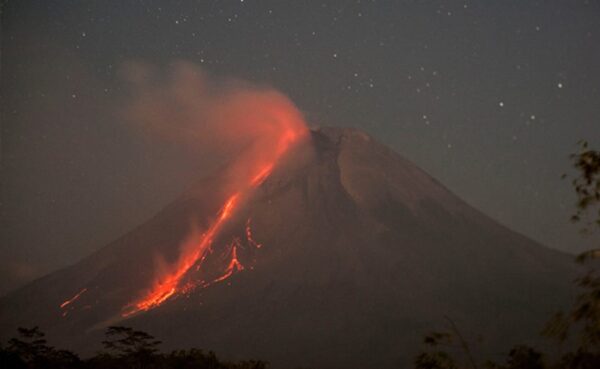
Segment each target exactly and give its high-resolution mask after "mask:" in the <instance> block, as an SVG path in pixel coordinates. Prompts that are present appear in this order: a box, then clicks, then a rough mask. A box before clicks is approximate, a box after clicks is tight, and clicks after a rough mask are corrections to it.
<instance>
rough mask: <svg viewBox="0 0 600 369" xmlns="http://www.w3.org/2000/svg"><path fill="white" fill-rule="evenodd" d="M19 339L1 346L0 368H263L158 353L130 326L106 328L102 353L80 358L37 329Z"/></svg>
mask: <svg viewBox="0 0 600 369" xmlns="http://www.w3.org/2000/svg"><path fill="white" fill-rule="evenodd" d="M18 333H19V337H18V338H12V339H11V340H10V341H9V342H8V345H7V346H6V347H4V346H0V368H6V369H12V368H15V369H21V368H23V369H104V368H111V369H142V368H143V369H266V368H267V367H268V363H267V362H264V361H259V360H248V361H238V362H228V361H222V360H220V359H218V358H217V356H216V355H215V353H214V352H212V351H209V352H207V353H206V352H204V351H202V350H198V349H189V350H176V351H172V352H170V353H166V354H165V353H161V352H160V351H159V348H158V347H159V345H160V343H161V342H160V341H158V340H156V339H155V338H154V337H153V336H152V335H150V334H148V333H146V332H142V331H137V330H134V329H132V328H129V327H109V328H108V329H107V330H106V340H105V341H103V342H102V344H103V346H104V351H102V352H100V353H98V354H96V355H95V356H93V357H90V358H87V359H82V358H80V357H79V356H78V355H77V354H74V353H72V352H70V351H67V350H58V349H56V348H54V347H52V346H49V345H48V343H47V341H46V338H45V334H44V333H43V332H42V331H41V330H40V329H39V328H38V327H33V328H31V329H27V328H19V329H18Z"/></svg>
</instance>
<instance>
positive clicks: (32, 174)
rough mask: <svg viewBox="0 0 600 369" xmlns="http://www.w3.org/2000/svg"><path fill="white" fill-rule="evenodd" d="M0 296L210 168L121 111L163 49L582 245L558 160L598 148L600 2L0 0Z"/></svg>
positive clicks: (558, 240) (499, 215)
mask: <svg viewBox="0 0 600 369" xmlns="http://www.w3.org/2000/svg"><path fill="white" fill-rule="evenodd" d="M1 4H2V15H1V22H2V23H1V69H0V92H1V96H2V105H1V110H0V118H1V123H2V131H1V134H2V136H1V139H2V142H1V143H2V146H1V160H2V173H1V177H0V178H1V196H2V198H1V201H2V202H1V212H2V214H1V215H2V218H1V222H2V224H1V226H0V230H1V234H0V280H2V283H0V293H3V292H6V291H7V290H9V289H11V288H14V287H16V286H19V285H21V284H22V283H24V282H25V281H28V280H31V279H32V278H35V277H37V276H40V275H43V274H44V273H47V272H49V271H51V270H55V269H57V268H60V267H63V266H65V265H68V264H70V263H73V262H76V261H77V260H79V259H81V258H82V257H84V256H86V255H88V254H89V253H90V252H92V251H93V250H95V249H97V248H99V247H101V246H103V245H104V244H106V243H108V242H109V241H111V240H113V239H115V238H116V237H118V236H120V235H122V234H123V233H125V232H127V231H128V230H130V229H131V228H132V227H134V226H136V225H138V224H140V223H141V222H143V221H144V220H146V219H148V218H149V217H150V216H151V215H152V214H154V213H155V212H156V211H158V210H159V209H160V208H161V207H162V206H164V205H165V204H167V203H169V202H170V201H171V200H172V199H174V198H175V197H176V196H177V195H178V194H179V193H180V192H181V191H182V190H183V189H185V188H186V186H189V184H190V183H191V182H192V181H193V180H195V179H197V178H199V177H201V176H202V175H205V174H206V170H205V168H206V163H207V161H210V159H209V158H194V157H192V156H190V155H189V152H187V151H186V150H185V149H183V148H181V147H177V146H176V145H167V144H165V143H157V142H155V141H152V140H150V139H148V138H147V137H143V136H141V135H139V132H134V130H132V129H131V127H129V126H127V125H126V124H123V122H122V121H121V119H120V118H119V115H118V114H117V113H116V112H117V111H118V110H119V107H120V106H121V105H122V102H123V99H124V96H125V95H126V91H125V87H124V84H123V78H122V76H121V75H120V71H121V69H122V68H121V66H122V65H123V64H124V63H128V62H131V61H142V62H145V63H151V64H153V65H156V66H158V67H164V66H166V65H168V64H169V63H171V62H173V61H176V60H185V61H189V62H192V63H195V64H198V65H200V66H202V67H203V68H204V70H205V71H207V72H208V73H210V74H211V75H214V76H222V77H235V78H240V79H243V80H249V81H253V82H256V83H260V84H267V85H270V86H273V87H275V88H277V89H279V90H281V91H282V92H284V93H285V94H287V95H288V96H289V97H290V98H291V99H292V100H293V101H294V102H295V103H296V105H297V106H298V107H299V108H300V109H301V110H302V111H303V113H304V114H305V116H306V118H307V120H308V121H309V122H310V124H311V125H313V126H349V127H357V128H361V129H364V130H366V131H367V132H368V133H370V134H371V135H373V136H374V137H376V138H377V139H379V140H381V141H383V142H385V143H386V144H387V145H389V146H390V147H392V148H393V149H395V150H396V151H398V152H399V153H401V154H402V155H403V156H405V157H407V158H408V159H410V160H412V161H413V162H415V163H416V164H417V165H419V166H420V167H422V168H423V169H424V170H426V171H427V172H428V173H430V174H431V175H433V176H434V177H436V178H437V179H438V180H439V181H441V182H442V183H444V184H445V185H446V186H447V187H448V188H449V189H451V190H452V191H453V192H455V193H456V194H457V195H459V196H460V197H461V198H463V199H464V200H466V201H467V202H469V203H470V204H472V205H473V206H475V207H476V208H478V209H480V210H482V211H483V212H485V213H486V214H488V215H490V216H491V217H493V218H495V219H497V220H498V221H500V222H501V223H502V224H505V225H507V226H508V227H510V228H512V229H514V230H516V231H518V232H521V233H523V234H525V235H527V236H529V237H531V238H533V239H535V240H537V241H539V242H541V243H543V244H545V245H547V246H549V247H552V248H556V249H560V250H565V251H567V252H577V251H580V250H582V249H584V248H586V247H589V245H591V243H592V240H591V239H585V238H582V236H581V235H580V234H579V233H578V227H577V226H574V225H572V224H570V223H569V222H568V218H569V215H570V214H571V213H572V212H573V203H574V196H573V194H572V192H573V191H572V189H571V187H570V185H569V182H568V181H565V180H561V178H560V177H561V175H562V174H563V173H565V172H568V171H569V168H570V164H569V160H568V154H569V153H571V152H574V151H575V150H576V149H577V141H578V140H580V139H587V140H588V141H589V142H590V144H591V146H593V147H594V146H595V147H596V148H598V147H599V146H600V120H599V118H598V117H599V116H600V91H599V88H600V68H598V66H599V65H600V47H599V46H598V45H600V2H598V1H593V0H590V1H583V0H573V1H568V2H567V1H526V0H514V1H513V0H504V1H491V0H485V1H483V0H482V1H454V0H445V1H400V0H397V1H383V0H373V1H368V0H362V1H360V0H358V1H350V0H347V1H300V0H298V1H281V0H279V1H253V0H244V1H240V0H237V1H233V0H232V1H225V0H223V1H218V0H206V1H158V0H156V1H151V0H144V1H142V0H139V1H128V0H121V1H116V0H114V1H113V0H103V1H53V0H46V1H29V0H21V1H10V0H9V1H2V2H1Z"/></svg>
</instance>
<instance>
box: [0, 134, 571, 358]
mask: <svg viewBox="0 0 600 369" xmlns="http://www.w3.org/2000/svg"><path fill="white" fill-rule="evenodd" d="M220 182H221V181H220V178H219V174H218V175H215V176H214V177H211V178H209V179H207V180H205V181H202V182H201V183H198V184H196V185H195V186H194V187H192V188H191V189H190V190H189V191H187V192H186V193H185V194H184V195H182V196H181V197H180V198H179V199H177V200H176V201H175V202H174V203H172V204H171V205H169V206H168V207H166V208H165V209H164V210H163V211H161V212H160V213H159V214H157V215H156V216H155V217H154V218H152V219H151V220H150V221H148V222H147V223H145V224H143V225H141V226H140V227H138V228H137V229H135V230H133V231H132V232H130V233H129V234H127V235H125V236H124V237H122V238H120V239H119V240H117V241H115V242H113V243H112V244H110V245H108V246H107V247H105V248H104V249H102V250H100V251H98V252H97V253H95V254H94V255H91V256H90V257H88V258H86V259H85V260H83V261H81V262H80V263H78V264H76V265H74V266H72V267H69V268H66V269H63V270H61V271H58V272H56V273H53V274H51V275H49V276H47V277H44V278H42V279H40V280H38V281H35V282H34V283H32V284H31V285H29V286H27V287H25V288H23V289H21V290H18V291H16V292H14V293H12V294H10V295H8V296H6V297H4V298H3V299H2V300H1V301H0V331H1V332H2V333H1V335H2V337H1V338H2V339H6V335H10V332H14V328H15V327H16V326H19V325H32V324H33V323H35V324H39V325H40V326H42V327H43V329H45V330H47V331H48V332H49V334H50V336H51V338H53V337H57V338H58V339H60V340H62V342H60V343H63V344H66V345H69V347H73V348H75V349H80V350H81V349H86V350H88V351H89V350H91V349H92V348H94V349H95V347H93V346H90V342H99V341H100V340H99V338H98V336H99V335H100V334H101V328H102V327H104V326H106V325H107V324H122V325H132V326H135V327H138V328H141V329H145V330H148V331H149V332H151V333H153V334H155V335H156V336H157V337H159V338H161V339H162V340H163V341H164V342H165V345H166V346H167V347H190V346H196V347H202V348H205V349H214V350H215V351H217V352H218V353H223V354H224V355H226V356H230V357H234V358H235V357H246V358H247V357H257V358H262V359H266V360H269V361H271V362H272V363H273V364H274V365H275V366H276V367H295V366H313V367H319V368H321V367H324V368H336V367H349V368H359V367H365V366H368V367H380V368H386V367H394V366H396V365H398V364H403V363H404V364H406V363H407V362H408V361H410V360H411V357H412V355H413V353H414V351H415V350H416V349H417V348H418V344H419V342H420V340H421V336H422V334H424V333H425V332H428V331H430V330H432V329H435V328H437V327H439V324H440V323H443V316H445V315H446V316H450V317H452V319H453V320H455V321H456V322H457V323H458V324H459V325H460V327H461V329H462V330H464V331H465V332H466V333H467V334H473V335H476V334H481V335H483V336H484V337H485V338H486V341H485V342H484V344H483V347H482V350H483V351H485V352H488V351H489V352H492V351H493V352H497V351H498V350H502V349H505V348H507V346H508V345H511V344H513V343H523V342H530V341H532V340H535V338H536V337H537V334H538V332H539V329H540V327H541V325H542V323H543V322H544V321H545V320H546V319H547V317H549V315H550V313H552V312H553V311H555V310H556V309H558V308H560V307H562V306H564V305H565V304H567V303H568V301H569V296H570V281H571V280H572V279H573V276H574V275H575V274H574V273H575V270H574V267H573V266H572V263H571V260H570V258H569V257H568V256H566V255H564V254H561V253H559V252H556V251H552V250H549V249H546V248H544V247H542V246H540V245H538V244H536V243H534V242H532V241H531V240H529V239H527V238H525V237H523V236H521V235H519V234H516V233H514V232H512V231H510V230H508V229H506V228H504V227H502V226H500V225H498V224H497V223H495V222H494V221H493V220H491V219H489V218H487V217H486V216H484V215H483V214H481V213H480V212H478V211H477V210H475V209H473V208H471V207H470V206H468V205H467V204H465V203H464V202H463V201H461V200H460V199H458V198H457V197H456V196H454V195H453V194H452V193H450V192H449V191H448V190H446V189H445V188H444V187H443V186H442V185H440V184H439V183H437V182H436V181H435V180H434V179H433V178H431V177H430V176H428V175H427V174H426V173H424V172H423V171H421V170H420V169H419V168H417V167H415V166H414V165H412V164H411V163H409V162H407V161H406V160H404V159H403V158H402V157H400V156H399V155H397V154H396V153H394V152H393V151H391V150H389V149H388V148H386V147H385V146H383V145H381V144H379V143H377V142H376V141H374V140H373V139H372V138H371V137H369V136H368V135H366V134H365V133H363V132H360V131H357V130H343V129H333V128H328V129H320V130H315V131H312V132H311V138H310V140H308V141H306V142H305V143H303V144H301V145H299V146H297V147H296V148H294V149H293V151H292V152H290V153H289V155H288V157H287V158H286V160H285V162H283V163H282V164H281V165H279V166H278V167H277V168H276V169H275V170H274V171H273V172H272V173H271V175H270V176H269V177H268V178H267V179H266V180H265V181H264V182H263V183H262V185H260V186H259V187H258V189H257V190H256V191H255V193H254V194H253V195H252V197H251V198H249V199H248V201H247V202H246V203H245V204H244V206H242V207H241V208H240V209H239V211H238V212H237V213H236V214H235V215H234V216H233V217H232V218H231V220H230V222H228V224H227V225H226V226H225V227H224V228H223V229H222V230H221V232H219V234H218V236H217V237H215V239H214V240H213V244H214V250H215V251H214V252H213V253H212V254H211V255H209V259H211V260H209V262H208V263H207V264H206V268H204V267H203V268H204V269H206V270H202V271H200V272H198V273H202V274H201V276H200V277H197V278H201V279H202V281H205V282H206V281H213V282H214V283H213V282H210V283H205V284H206V286H205V287H204V286H203V287H202V288H195V289H190V292H189V293H188V294H185V295H179V296H175V297H173V298H170V299H169V300H167V301H166V302H164V303H163V304H161V305H160V306H158V307H157V308H155V309H152V310H149V311H147V312H143V313H140V314H135V315H132V316H128V317H123V316H122V309H123V306H126V305H127V304H128V303H130V302H131V300H132V298H133V297H135V296H136V295H138V294H139V293H140V290H143V288H144V287H145V286H147V285H148V281H149V280H151V279H152V277H153V274H154V273H155V272H156V265H157V260H163V261H162V262H158V265H161V263H162V264H164V265H168V264H169V263H172V262H174V260H176V259H177V256H178V253H179V250H180V245H181V244H182V243H184V242H185V240H186V237H188V235H189V233H190V229H191V225H192V224H197V225H198V227H199V228H200V229H203V228H206V227H207V225H208V224H209V222H210V219H211V217H214V214H217V213H218V212H219V206H220V204H222V202H223V199H224V198H226V196H227V194H226V193H224V192H223V191H222V190H221V189H220V188H219V183H220ZM248 231H250V232H251V233H250V234H249V233H248ZM224 245H230V246H229V248H227V247H225V248H223V247H224ZM231 245H237V248H234V247H233V246H231ZM235 250H237V253H236V251H235ZM158 255H159V256H160V257H158ZM233 260H236V261H238V262H239V265H237V266H236V265H234V266H232V262H233ZM228 266H232V267H231V268H229V269H227V267H228ZM228 270H230V271H231V273H230V275H227V276H226V277H228V278H223V279H222V280H219V278H220V277H223V276H225V274H223V273H224V272H226V271H228ZM189 278H190V280H192V279H193V278H192V276H190V277H189ZM82 291H83V292H82ZM70 300H72V301H70ZM69 301H70V302H69ZM65 302H69V303H68V304H67V305H66V306H63V307H62V308H61V307H60V305H61V304H62V305H64V303H65ZM63 315H64V316H63ZM55 341H56V340H55Z"/></svg>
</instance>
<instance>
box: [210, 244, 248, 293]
mask: <svg viewBox="0 0 600 369" xmlns="http://www.w3.org/2000/svg"><path fill="white" fill-rule="evenodd" d="M241 270H244V266H243V265H242V263H240V261H239V260H238V257H237V244H236V243H235V242H234V243H233V244H232V245H231V261H230V262H229V265H227V269H225V273H224V274H223V275H222V276H220V277H219V278H217V279H215V280H214V281H212V282H211V284H212V283H217V282H221V281H223V280H225V279H227V278H229V277H231V275H232V274H233V272H239V271H241Z"/></svg>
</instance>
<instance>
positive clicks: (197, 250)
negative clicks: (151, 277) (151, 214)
mask: <svg viewBox="0 0 600 369" xmlns="http://www.w3.org/2000/svg"><path fill="white" fill-rule="evenodd" d="M304 133H306V132H305V129H304V127H302V128H299V129H292V128H289V127H288V128H287V129H286V130H285V131H284V132H282V133H281V134H280V137H279V139H278V140H277V142H276V145H274V146H273V147H272V148H271V149H272V151H270V152H269V155H268V158H269V159H268V160H265V161H258V162H253V161H252V157H251V156H250V157H244V158H243V159H244V160H246V161H244V162H245V163H247V164H248V163H250V164H251V168H253V171H252V172H253V174H252V175H250V176H248V178H247V179H246V181H245V183H241V184H239V185H238V190H237V192H235V193H234V194H233V195H231V196H230V197H229V198H228V199H227V201H226V202H225V204H224V205H223V207H222V208H221V211H220V212H219V216H218V217H217V219H216V220H215V221H214V223H213V224H212V225H211V226H210V227H209V229H208V230H207V231H206V232H205V233H204V234H203V235H202V236H201V237H200V239H199V240H198V241H196V242H194V243H193V244H191V245H187V246H184V247H183V249H182V253H181V255H180V257H179V260H178V261H177V263H176V264H175V266H174V267H173V268H172V270H171V271H170V272H168V273H167V274H166V275H163V276H160V277H158V278H157V279H156V280H155V282H154V283H153V285H152V287H151V288H150V291H149V292H147V293H146V294H145V295H144V296H143V297H141V298H140V299H139V300H137V301H135V302H133V303H130V304H128V305H127V306H125V308H123V312H122V314H121V315H122V316H123V317H128V316H130V315H133V314H135V313H138V312H141V311H147V310H150V309H152V308H155V307H157V306H159V305H160V304H162V303H163V302H165V301H166V300H168V299H169V298H170V297H172V296H173V295H175V294H176V293H185V292H186V291H189V290H190V289H191V288H193V287H190V286H189V284H188V285H183V286H182V285H181V281H182V278H183V277H184V276H185V275H186V273H187V272H188V271H189V270H190V268H192V267H193V266H194V265H197V269H200V268H201V266H202V263H203V262H204V259H205V257H206V255H207V252H208V251H209V250H210V247H211V243H212V241H213V239H214V238H215V236H216V235H217V234H218V232H219V231H220V229H221V228H222V227H223V225H224V224H225V223H226V221H227V220H228V219H229V218H230V217H231V216H232V214H233V213H234V212H235V210H236V209H237V207H238V205H239V202H240V201H241V198H242V197H246V196H247V195H248V194H249V193H250V192H251V191H252V190H253V189H255V188H256V187H258V186H259V185H260V184H261V183H263V182H264V180H265V179H266V178H267V177H268V176H269V175H270V174H271V172H272V171H273V168H274V167H275V165H276V164H277V162H278V161H279V159H280V158H281V156H282V155H283V154H284V153H285V152H286V151H287V150H288V149H289V148H290V146H291V145H292V143H293V142H294V141H296V140H297V139H298V138H299V137H301V136H302V135H303V134H304ZM263 158H264V157H263ZM246 232H247V237H248V239H249V242H252V243H254V245H255V246H256V247H257V248H259V247H260V244H258V243H256V242H254V240H252V234H251V231H250V230H249V225H248V224H247V229H246ZM250 240H252V241H250ZM188 246H189V247H188ZM231 247H232V249H231V261H230V262H229V265H228V266H227V268H226V269H225V271H224V274H223V275H222V276H221V277H219V278H217V279H216V280H214V281H212V282H210V283H208V284H205V285H203V287H206V286H208V285H210V284H212V283H216V282H220V281H222V280H224V279H227V278H229V277H230V276H231V275H232V274H233V273H234V271H240V270H243V269H244V267H243V266H242V264H241V263H240V261H239V260H238V257H237V247H236V245H232V246H231Z"/></svg>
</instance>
